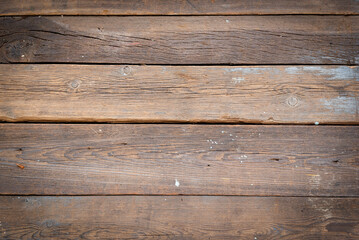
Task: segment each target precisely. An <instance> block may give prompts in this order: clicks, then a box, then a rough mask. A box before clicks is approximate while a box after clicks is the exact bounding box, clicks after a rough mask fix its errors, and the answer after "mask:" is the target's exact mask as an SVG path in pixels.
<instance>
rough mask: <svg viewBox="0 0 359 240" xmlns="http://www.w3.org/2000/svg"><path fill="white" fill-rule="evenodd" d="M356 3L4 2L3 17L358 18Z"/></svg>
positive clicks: (248, 0) (233, 0) (209, 0)
mask: <svg viewBox="0 0 359 240" xmlns="http://www.w3.org/2000/svg"><path fill="white" fill-rule="evenodd" d="M358 13H359V4H358V2H357V1H355V0H316V1H313V0H301V1H293V0H290V1H288V0H276V1H273V0H241V1H238V0H190V1H189V0H187V1H184V0H171V1H166V0H142V1H141V0H140V1H128V0H102V1H92V0H67V1H64V0H61V1H59V0H56V1H55V0H26V1H24V0H2V1H1V2H0V15H209V14H211V15H212V14H217V15H220V14H226V15H227V14H228V15H236V14H260V15H262V14H358Z"/></svg>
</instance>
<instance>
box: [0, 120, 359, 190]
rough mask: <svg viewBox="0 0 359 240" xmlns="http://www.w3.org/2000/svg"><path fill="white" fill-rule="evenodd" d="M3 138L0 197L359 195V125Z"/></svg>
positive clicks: (2, 130) (9, 132) (39, 130)
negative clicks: (87, 195)
mask: <svg viewBox="0 0 359 240" xmlns="http://www.w3.org/2000/svg"><path fill="white" fill-rule="evenodd" d="M0 140H1V141H0V159H1V161H0V183H1V184H0V194H25V195H27V194H29V195H31V194H48V195H67V194H70V195H77V194H91V195H92V194H110V195H111V194H169V195H171V194H186V195H188V194H192V195H193V194H194V195H197V194H200V195H261V196H264V195H265V196H267V195H276V196H277V195H278V196H359V179H358V176H359V168H358V163H359V159H358V156H359V154H358V152H359V144H358V140H359V127H358V126H344V127H340V126H260V125H246V126H245V125H244V126H243V125H242V126H236V125H188V124H182V125H177V124H160V125H157V124H150V125H147V124H11V123H7V124H1V125H0ZM17 164H18V165H20V166H18V165H17ZM21 166H22V167H21Z"/></svg>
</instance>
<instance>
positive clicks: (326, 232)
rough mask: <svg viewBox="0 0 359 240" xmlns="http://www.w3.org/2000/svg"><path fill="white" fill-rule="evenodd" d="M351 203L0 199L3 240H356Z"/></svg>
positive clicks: (358, 213)
mask: <svg viewBox="0 0 359 240" xmlns="http://www.w3.org/2000/svg"><path fill="white" fill-rule="evenodd" d="M358 206H359V199H358V198H355V199H353V198H344V199H342V198H276V197H274V198H273V197H223V196H222V197H209V196H201V197H195V196H122V197H118V196H107V197H10V196H8V197H4V196H3V197H0V216H1V218H0V219H1V224H2V226H1V227H0V229H1V232H0V237H1V238H3V239H9V240H10V239H16V240H17V239H53V238H56V239H258V240H259V239H309V240H311V239H312V240H314V239H328V240H330V239H357V238H358V237H359V221H358V219H359V207H358Z"/></svg>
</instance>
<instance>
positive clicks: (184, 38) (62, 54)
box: [0, 15, 359, 64]
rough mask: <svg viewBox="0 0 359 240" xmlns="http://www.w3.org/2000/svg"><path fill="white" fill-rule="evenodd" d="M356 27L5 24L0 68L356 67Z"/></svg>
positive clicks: (148, 20)
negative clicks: (12, 65) (122, 65)
mask: <svg viewBox="0 0 359 240" xmlns="http://www.w3.org/2000/svg"><path fill="white" fill-rule="evenodd" d="M358 22H359V16H299V15H298V16H224V17H216V16H210V17H208V16H206V17H28V18H19V17H17V18H10V17H4V18H1V19H0V26H1V27H0V36H1V38H0V40H1V51H0V62H77V63H84V62H85V63H86V62H89V63H128V64H129V63H134V64H357V63H358V62H359V44H358V40H359V24H357V23H358ZM194 23H195V24H194Z"/></svg>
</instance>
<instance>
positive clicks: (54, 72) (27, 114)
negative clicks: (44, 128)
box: [0, 64, 359, 124]
mask: <svg viewBox="0 0 359 240" xmlns="http://www.w3.org/2000/svg"><path fill="white" fill-rule="evenodd" d="M358 80H359V67H347V66H339V67H334V66H332V67H325V66H275V67H273V66H272V67H270V66H261V67H205V66H204V67H184V66H181V67H173V66H172V67H171V66H103V65H102V66H97V65H6V64H5V65H0V120H2V121H66V122H71V121H81V122H85V121H97V122H99V121H103V122H232V123H238V122H249V123H311V124H314V123H315V122H318V123H319V124H322V123H343V124H346V123H358V122H359V115H358V112H359V100H358V98H359V81H358Z"/></svg>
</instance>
